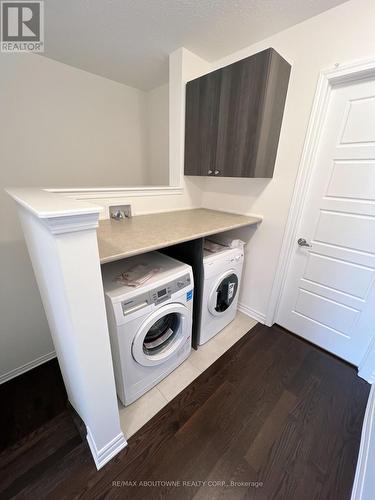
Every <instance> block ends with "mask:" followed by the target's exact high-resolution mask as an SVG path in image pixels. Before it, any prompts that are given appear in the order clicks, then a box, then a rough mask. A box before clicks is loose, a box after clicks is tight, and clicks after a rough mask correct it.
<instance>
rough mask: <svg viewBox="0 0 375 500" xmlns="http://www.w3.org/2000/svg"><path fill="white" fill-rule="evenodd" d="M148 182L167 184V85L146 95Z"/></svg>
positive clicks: (159, 184)
mask: <svg viewBox="0 0 375 500" xmlns="http://www.w3.org/2000/svg"><path fill="white" fill-rule="evenodd" d="M146 96H147V97H146V99H147V102H146V106H147V109H146V114H147V127H148V129H147V171H148V182H149V184H154V185H158V186H167V185H168V184H169V154H168V153H169V85H168V84H165V85H161V86H160V87H156V88H155V89H152V90H150V91H149V92H147V94H146Z"/></svg>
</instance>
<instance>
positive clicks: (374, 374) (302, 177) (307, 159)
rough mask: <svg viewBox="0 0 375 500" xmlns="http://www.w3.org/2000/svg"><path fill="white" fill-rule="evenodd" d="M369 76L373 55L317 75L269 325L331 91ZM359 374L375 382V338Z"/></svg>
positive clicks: (372, 73) (291, 251) (374, 71)
mask: <svg viewBox="0 0 375 500" xmlns="http://www.w3.org/2000/svg"><path fill="white" fill-rule="evenodd" d="M369 77H375V58H372V59H365V60H360V61H355V62H351V63H347V64H336V65H335V66H334V67H333V68H328V69H326V70H324V71H322V72H321V73H320V75H319V80H318V85H317V89H316V92H315V98H314V102H313V107H312V111H311V116H310V121H309V125H308V128H307V134H306V139H305V143H304V146H303V151H302V157H301V161H300V164H299V168H298V173H297V179H296V184H295V187H294V191H293V197H292V202H291V205H290V210H289V215H288V220H287V224H286V228H285V233H284V238H283V243H282V247H281V252H280V258H279V262H278V266H277V271H276V275H275V280H274V283H273V287H272V292H271V297H270V300H269V304H268V308H267V313H266V321H265V323H266V325H268V326H271V325H273V323H274V322H275V319H276V316H277V312H278V307H279V305H280V299H281V296H282V293H283V291H284V286H285V282H286V276H287V273H288V269H289V267H290V265H291V261H292V257H293V254H294V247H295V241H296V238H297V231H298V228H299V225H300V222H301V216H302V211H303V207H304V204H305V200H306V195H307V193H308V191H309V188H310V184H311V179H312V173H313V167H314V165H315V162H316V155H317V152H318V148H319V143H320V138H321V131H322V128H323V124H324V122H325V119H326V117H327V114H328V104H329V99H330V96H331V93H332V90H333V89H334V88H335V87H337V86H338V85H343V84H349V83H351V82H357V81H360V80H363V79H365V78H369ZM358 373H359V375H360V376H361V377H362V378H365V379H366V380H368V381H369V382H370V383H372V382H375V340H374V341H373V342H372V343H371V345H370V348H369V350H368V351H367V353H366V355H365V356H364V359H363V360H362V362H361V364H360V367H359V372H358Z"/></svg>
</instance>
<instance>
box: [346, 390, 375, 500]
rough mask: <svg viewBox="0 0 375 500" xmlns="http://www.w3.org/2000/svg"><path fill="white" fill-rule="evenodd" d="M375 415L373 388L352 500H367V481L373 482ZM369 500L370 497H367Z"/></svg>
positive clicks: (368, 402) (364, 421) (367, 408)
mask: <svg viewBox="0 0 375 500" xmlns="http://www.w3.org/2000/svg"><path fill="white" fill-rule="evenodd" d="M374 415H375V386H372V387H371V391H370V395H369V398H368V401H367V406H366V413H365V417H364V419H363V427H362V435H361V445H360V448H359V453H358V462H357V468H356V471H355V477H354V484H353V490H352V496H351V500H365V497H364V496H363V491H364V487H365V483H366V481H371V479H369V477H370V476H372V475H373V473H374V471H373V469H372V468H371V465H372V466H373V464H369V455H370V450H371V447H372V448H374V446H375V436H374V428H375V422H374ZM367 498H369V497H367Z"/></svg>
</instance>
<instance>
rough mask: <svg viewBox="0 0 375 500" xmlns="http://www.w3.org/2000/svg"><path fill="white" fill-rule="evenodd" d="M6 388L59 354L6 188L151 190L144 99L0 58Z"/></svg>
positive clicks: (90, 78) (20, 57)
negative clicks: (28, 367)
mask: <svg viewBox="0 0 375 500" xmlns="http://www.w3.org/2000/svg"><path fill="white" fill-rule="evenodd" d="M0 75H1V77H0V110H1V111H0V112H1V120H0V225H1V229H2V230H1V233H0V283H1V285H0V286H1V288H0V318H1V321H0V382H1V381H2V380H4V376H6V374H8V375H12V373H11V372H12V370H16V372H13V374H15V373H17V370H18V369H22V366H23V365H25V364H27V363H34V362H35V360H37V359H38V358H39V357H41V356H47V357H48V354H49V353H51V352H52V351H53V345H52V341H51V337H50V334H49V330H48V326H47V322H46V319H45V315H44V311H43V308H42V305H41V302H40V297H39V292H38V289H37V286H36V283H35V280H34V275H33V271H32V269H31V264H30V260H29V257H28V254H27V251H26V247H25V244H24V240H23V236H22V233H21V229H20V226H19V222H18V219H17V216H16V210H15V207H14V205H13V203H12V201H11V200H10V198H9V197H8V196H7V195H6V194H5V192H4V190H3V188H4V187H11V186H13V187H16V186H30V187H31V186H45V187H49V186H53V187H64V186H65V187H66V186H76V187H80V186H106V185H107V186H108V185H112V186H113V185H116V186H120V185H142V184H144V183H148V172H147V135H146V126H147V106H146V102H147V101H146V95H145V93H144V92H143V91H140V90H137V89H134V88H131V87H127V86H125V85H122V84H120V83H116V82H113V81H111V80H107V79H105V78H102V77H98V76H96V75H92V74H90V73H87V72H85V71H81V70H78V69H76V68H72V67H70V66H67V65H65V64H61V63H58V62H56V61H52V60H50V59H47V58H45V57H40V56H37V55H31V54H28V55H27V54H0Z"/></svg>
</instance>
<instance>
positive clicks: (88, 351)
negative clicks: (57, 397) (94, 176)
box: [6, 188, 127, 469]
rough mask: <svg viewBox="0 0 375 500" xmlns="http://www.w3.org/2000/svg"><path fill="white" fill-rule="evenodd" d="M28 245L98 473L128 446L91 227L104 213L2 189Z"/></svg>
mask: <svg viewBox="0 0 375 500" xmlns="http://www.w3.org/2000/svg"><path fill="white" fill-rule="evenodd" d="M6 191H7V192H8V194H9V195H10V196H11V197H12V198H13V199H14V200H15V201H16V203H17V208H18V214H19V217H20V220H21V224H22V229H23V233H24V236H25V240H26V245H27V248H28V251H29V255H30V259H31V262H32V266H33V269H34V273H35V277H36V281H37V283H38V287H39V291H40V295H41V298H42V302H43V306H44V309H45V312H46V316H47V320H48V324H49V328H50V331H51V335H52V339H53V343H54V346H55V350H56V354H57V358H58V361H59V365H60V369H61V373H62V376H63V379H64V383H65V387H66V390H67V393H68V398H69V401H70V403H71V404H72V406H73V408H74V409H75V410H76V411H77V413H78V414H79V416H80V417H81V419H82V420H83V422H84V424H85V425H86V429H87V440H88V444H89V448H90V450H91V453H92V456H93V458H94V461H95V465H96V467H97V468H98V469H100V468H101V467H103V465H105V464H106V463H107V462H108V461H109V460H110V459H111V458H112V457H113V456H115V455H116V454H117V453H118V452H119V451H120V450H122V449H123V448H124V447H125V446H126V445H127V442H126V440H125V437H124V434H123V432H122V430H121V427H120V418H119V411H118V405H117V395H116V388H115V380H114V374H113V365H112V356H111V349H110V343H109V333H108V326H107V317H106V312H105V304H104V294H103V285H102V279H101V270H100V260H99V251H98V242H97V235H96V227H97V225H98V218H99V212H100V211H101V210H102V207H100V206H95V205H93V204H91V203H87V202H83V201H77V200H74V199H71V198H68V197H65V196H63V195H62V194H58V193H50V192H47V191H45V190H43V189H27V188H24V189H7V190H6Z"/></svg>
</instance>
